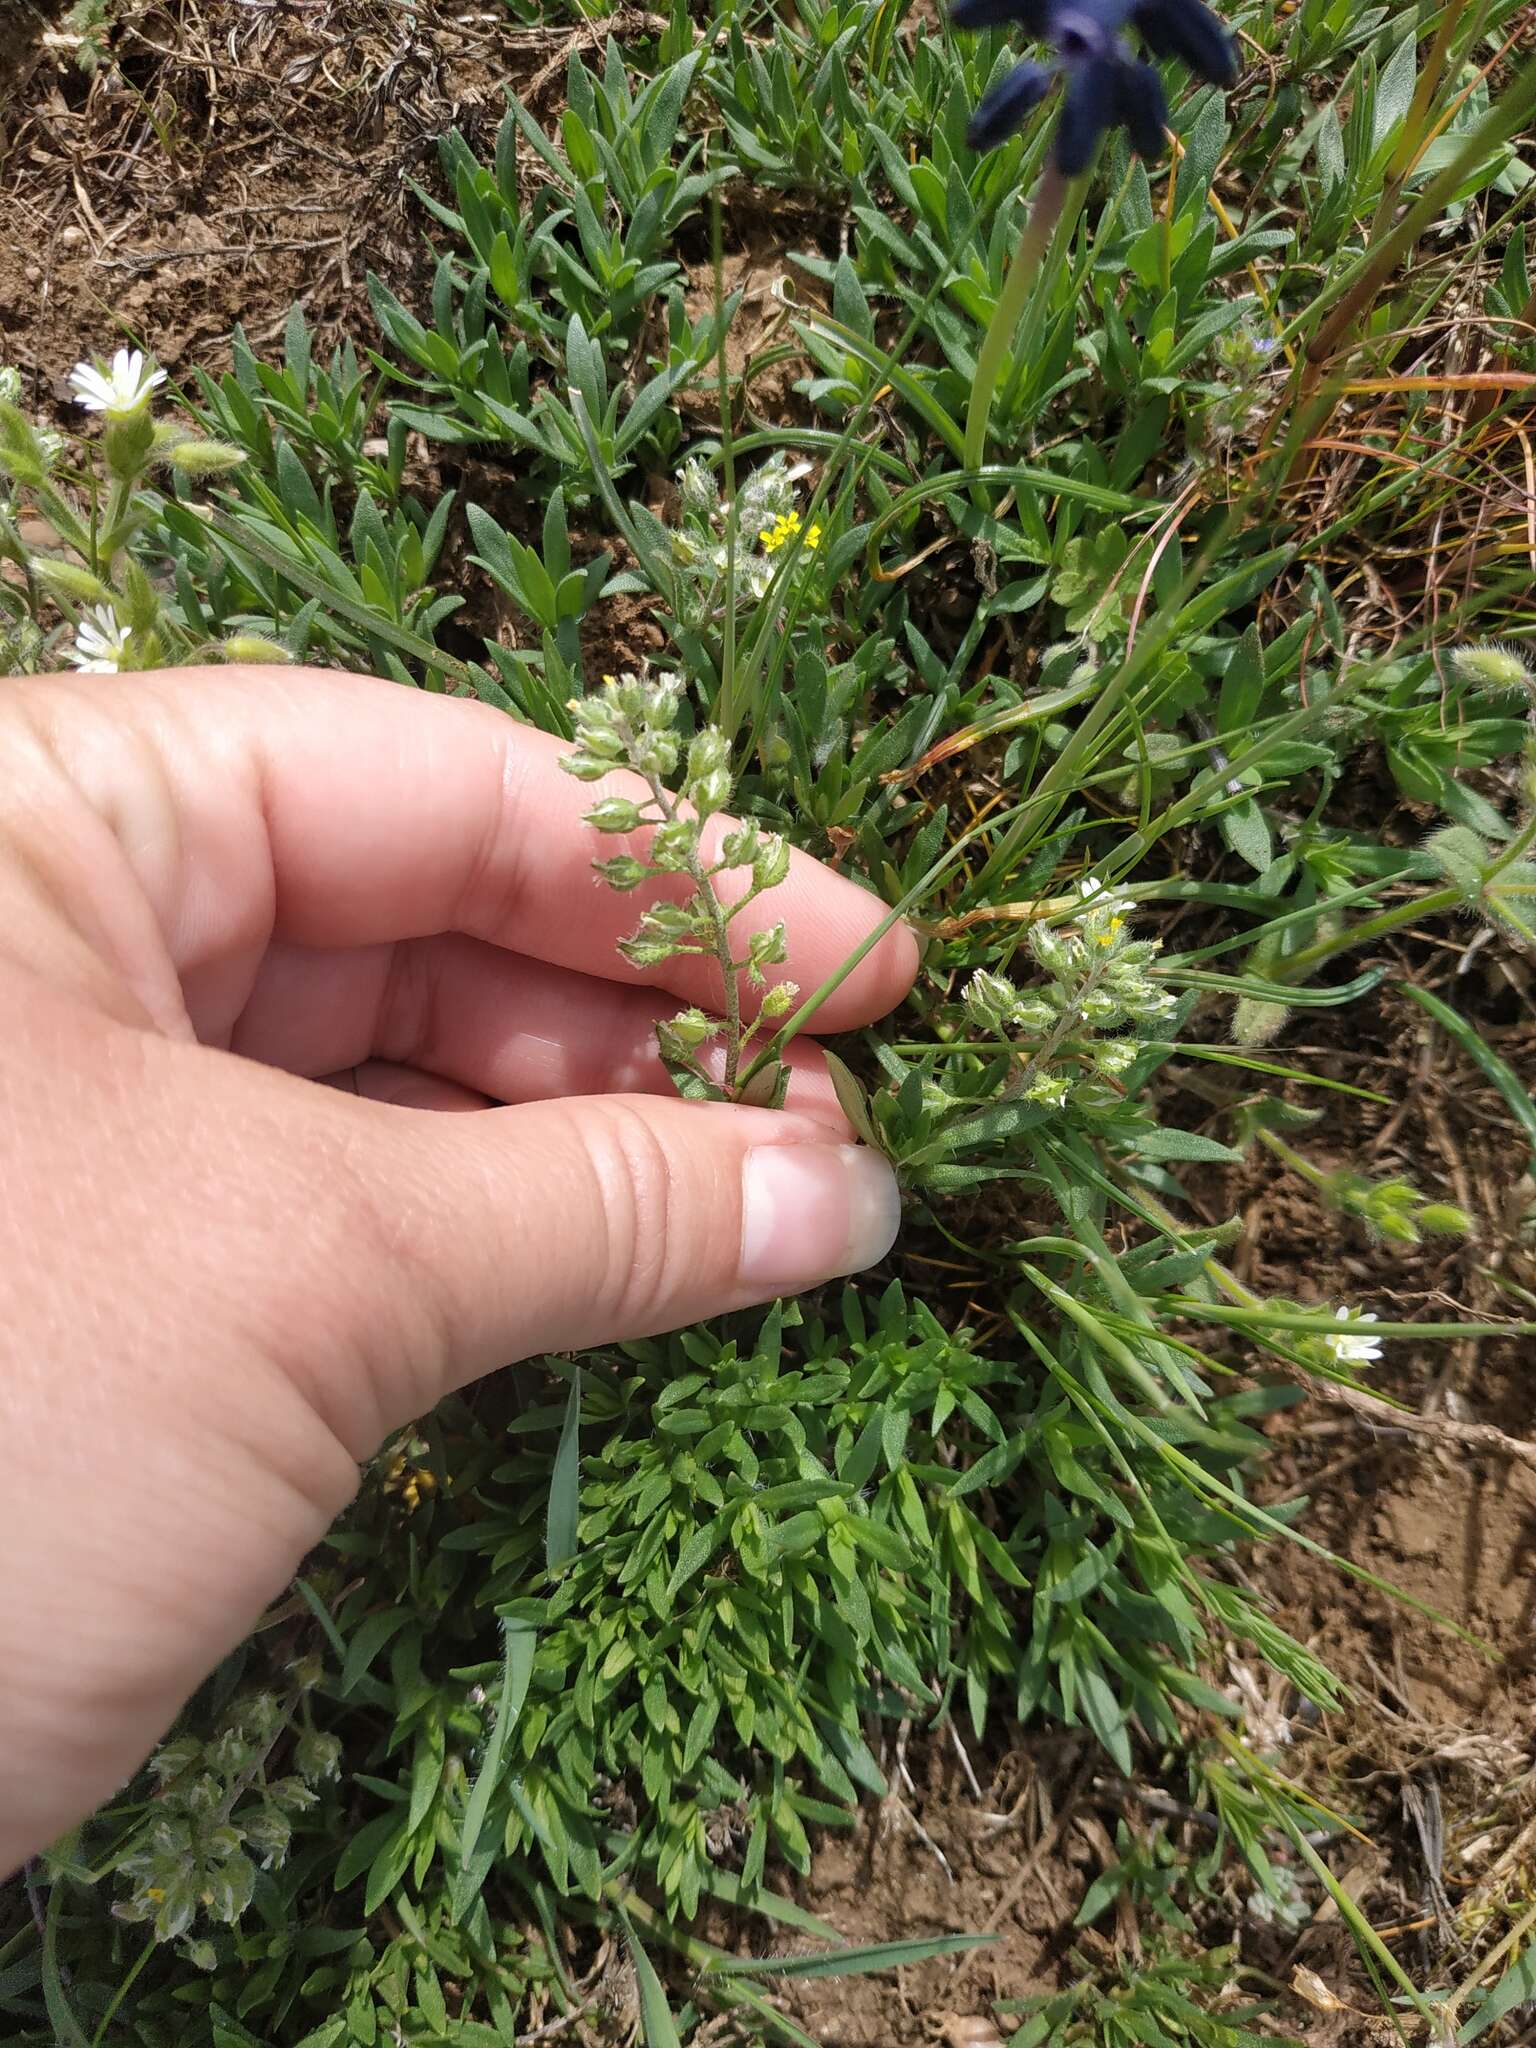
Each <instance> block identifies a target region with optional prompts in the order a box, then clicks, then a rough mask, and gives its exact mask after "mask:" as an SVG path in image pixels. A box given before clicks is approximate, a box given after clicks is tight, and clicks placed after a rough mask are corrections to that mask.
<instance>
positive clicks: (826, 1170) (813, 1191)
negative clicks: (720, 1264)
mask: <svg viewBox="0 0 1536 2048" xmlns="http://www.w3.org/2000/svg"><path fill="white" fill-rule="evenodd" d="M741 1193H742V1202H741V1277H742V1279H743V1281H745V1282H746V1284H747V1285H748V1286H749V1287H761V1288H763V1289H764V1290H765V1292H770V1293H777V1294H793V1293H796V1292H798V1290H799V1289H801V1288H803V1287H814V1286H816V1285H817V1283H818V1282H820V1281H822V1280H834V1279H836V1278H837V1277H838V1276H839V1275H840V1274H843V1273H862V1272H863V1270H864V1268H865V1267H866V1266H872V1265H874V1264H875V1262H876V1261H877V1260H879V1259H883V1258H884V1257H885V1255H886V1253H887V1252H888V1251H889V1250H890V1248H891V1246H892V1245H893V1244H894V1243H895V1242H896V1232H897V1230H898V1229H899V1227H900V1224H901V1196H900V1194H899V1192H898V1190H897V1187H896V1176H895V1174H894V1173H892V1171H891V1169H890V1166H889V1165H888V1164H887V1162H886V1161H885V1160H884V1159H882V1158H881V1156H880V1154H879V1153H878V1152H872V1151H871V1150H870V1149H869V1147H868V1146H867V1145H758V1146H755V1147H754V1148H753V1150H752V1151H750V1152H748V1153H747V1155H746V1158H745V1160H744V1161H743V1164H742V1183H741Z"/></svg>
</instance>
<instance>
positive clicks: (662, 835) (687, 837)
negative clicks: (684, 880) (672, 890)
mask: <svg viewBox="0 0 1536 2048" xmlns="http://www.w3.org/2000/svg"><path fill="white" fill-rule="evenodd" d="M698 850H699V822H698V820H697V818H668V820H667V822H666V823H665V824H664V825H658V826H657V827H656V830H655V832H654V833H653V834H652V837H651V865H652V867H655V868H660V869H661V871H662V873H663V874H667V875H680V874H683V873H684V872H685V871H686V870H687V868H688V867H689V866H690V864H691V863H692V861H693V859H694V857H695V855H696V854H697V853H698Z"/></svg>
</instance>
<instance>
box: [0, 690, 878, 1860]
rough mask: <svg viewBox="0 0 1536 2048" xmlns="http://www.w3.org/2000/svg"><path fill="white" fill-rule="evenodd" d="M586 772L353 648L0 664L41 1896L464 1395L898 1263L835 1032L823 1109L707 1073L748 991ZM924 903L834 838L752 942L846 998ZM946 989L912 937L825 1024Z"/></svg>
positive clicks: (1, 881)
mask: <svg viewBox="0 0 1536 2048" xmlns="http://www.w3.org/2000/svg"><path fill="white" fill-rule="evenodd" d="M560 751H561V749H560V747H559V744H558V743H557V742H556V741H554V740H551V739H547V738H546V737H545V736H544V735H542V734H539V733H535V732H531V731H529V730H528V729H526V728H524V727H521V726H518V725H516V724H515V723H514V722H513V721H512V720H510V719H508V718H505V717H503V716H502V715H501V714H500V713H498V712H495V711H492V710H489V709H487V708H486V707H484V706H481V705H477V704H471V703H465V702H459V701H455V700H449V699H444V698H435V697H429V696H426V695H424V694H421V693H419V692H416V691H412V690H407V689H403V688H400V687H398V686H396V685H394V684H389V683H379V682H372V681H369V680H366V679H362V678H358V677H352V676H343V675H334V674H327V673H321V672H318V671H309V670H293V669H251V668H248V669H236V668H224V669H203V670H195V669H189V670H179V671H177V672H175V673H173V674H166V675H155V676H110V675H109V676H80V677H42V678H35V679H30V680H27V681H11V682H6V683H3V684H0V1046H3V1048H4V1051H3V1056H0V1162H3V1171H0V1441H3V1442H4V1444H5V1447H6V1473H7V1477H6V1484H5V1487H4V1489H3V1492H0V1874H4V1872H6V1871H7V1870H9V1869H11V1868H13V1867H14V1866H15V1865H16V1864H17V1863H19V1862H20V1861H21V1860H22V1859H24V1858H25V1857H26V1856H28V1855H31V1854H34V1853H35V1852H37V1851H38V1850H40V1849H42V1848H44V1847H45V1846H46V1845H47V1844H48V1843H49V1842H50V1841H52V1840H54V1839H55V1838H56V1837H57V1836H59V1835H60V1834H61V1833H62V1832H63V1831H64V1830H65V1829H67V1828H68V1827H70V1826H71V1825H72V1824H73V1823H75V1822H76V1821H78V1820H80V1819H81V1818H82V1817H83V1816H84V1815H86V1814H87V1813H89V1812H90V1811H91V1809H92V1808H93V1807H94V1806H96V1805H97V1804H99V1803H100V1801H101V1800H103V1799H104V1798H107V1797H108V1796H110V1795H111V1794H112V1793H113V1792H114V1791H116V1790H117V1789H118V1788H119V1787H120V1786H121V1785H122V1784H123V1783H124V1781H125V1780H126V1779H127V1778H128V1777H129V1775H130V1774H131V1773H132V1771H133V1770H134V1768H135V1767H136V1766H137V1765H138V1764H139V1763H140V1762H141V1761H142V1760H143V1758H144V1757H145V1756H146V1755H147V1754H148V1752H149V1751H150V1749H151V1748H152V1747H153V1745H154V1743H155V1742H156V1741H157V1740H158V1739H159V1738H160V1736H161V1735H162V1734H163V1733H164V1731H165V1729H166V1727H167V1726H168V1724H169V1723H170V1721H171V1720H172V1718H173V1717H174V1715H175V1713H176V1711H177V1709H178V1707H179V1706H180V1704H181V1703H182V1701H183V1700H184V1699H185V1698H186V1697H187V1696H188V1695H189V1693H190V1692H191V1691H192V1690H193V1688H194V1687H195V1686H196V1685H197V1684H198V1682H199V1681H200V1680H201V1679H202V1678H203V1677H204V1675H205V1674H206V1673H207V1672H208V1671H209V1670H210V1669H211V1668H212V1667H213V1665H214V1664H215V1663H216V1662H217V1661H218V1659H219V1658H220V1657H221V1656H222V1655H223V1654H225V1652H227V1651H228V1650H229V1649H230V1648H231V1647H232V1646H233V1645H234V1644H235V1643H236V1642H238V1641H239V1639H240V1638H241V1637H242V1636H243V1635H244V1634H245V1633H247V1632H248V1630H249V1629H250V1628H251V1626H252V1624H253V1623H254V1622H255V1621H256V1620H257V1618H258V1617H259V1615H260V1613H261V1611H262V1609H263V1608H264V1607H265V1606H266V1605H267V1604H268V1603H269V1602H270V1601H271V1600H272V1599H274V1598H275V1597H276V1596H277V1595H278V1594H279V1593H280V1592H281V1590H282V1588H283V1586H284V1584H285V1582H286V1581H287V1579H288V1577H289V1576H290V1574H291V1573H292V1571H293V1570H294V1568H295V1566H296V1565H297V1564H298V1562H299V1560H300V1559H301V1558H302V1557H303V1555H304V1553H305V1552H306V1551H307V1550H308V1549H310V1548H311V1547H312V1546H313V1545H314V1544H315V1543H316V1542H317V1541H319V1539H320V1538H321V1537H322V1536H323V1534H324V1532H325V1530H326V1529H327V1527H328V1526H329V1525H330V1523H331V1522H332V1521H333V1520H334V1518H335V1517H336V1515H337V1514H338V1513H339V1512H340V1510H341V1509H342V1508H343V1507H344V1506H345V1505H346V1503H347V1501H348V1500H349V1499H350V1498H351V1496H352V1494H353V1492H354V1490H355V1489H356V1486H357V1484H358V1478H359V1468H360V1466H361V1465H362V1464H363V1463H364V1462H365V1461H366V1460H367V1459H368V1458H369V1457H370V1456H371V1455H372V1454H373V1453H374V1452H375V1451H376V1450H377V1448H378V1446H379V1445H380V1443H381V1442H382V1441H383V1440H384V1439H385V1438H386V1437H387V1436H388V1435H389V1433H390V1432H391V1431H393V1430H395V1429H397V1428H399V1427H401V1426H403V1425H404V1424H405V1423H407V1422H409V1421H410V1420H411V1419H412V1418H413V1417H416V1416H418V1415H421V1414H423V1413H424V1412H425V1411H426V1410H427V1409H429V1408H430V1407H431V1406H432V1405H433V1403H434V1402H436V1401H437V1400H438V1399H439V1398H440V1397H441V1396H442V1395H444V1394H445V1393H447V1392H448V1391H450V1390H451V1389H453V1388H455V1387H459V1386H462V1385H464V1384H465V1383H466V1382H467V1381H469V1380H472V1379H474V1378H476V1377H478V1376H479V1375H481V1374H484V1373H487V1372H491V1371H494V1370H495V1369H496V1368H497V1367H498V1366H501V1365H505V1364H507V1363H508V1362H510V1361H511V1360H514V1359H517V1358H522V1357H527V1356H529V1355H536V1354H540V1353H543V1352H546V1351H565V1350H571V1349H576V1348H579V1347H584V1346H588V1345H593V1344H598V1343H601V1342H603V1341H605V1340H608V1339H612V1338H615V1337H619V1336H638V1335H641V1334H644V1333H649V1332H654V1331H658V1330H665V1329H672V1328H676V1327H678V1326H680V1325H682V1324H685V1323H688V1322H692V1321H695V1320H697V1319H698V1318H701V1317H705V1316H709V1315H714V1314H718V1313H721V1312H723V1311H726V1310H729V1309H733V1308H738V1307H743V1306H746V1305H748V1304H750V1303H753V1302H757V1301H762V1300H767V1299H770V1298H772V1297H773V1296H775V1295H778V1294H782V1293H789V1292H793V1291H795V1290H797V1289H800V1288H804V1287H808V1286H811V1285H813V1284H815V1283H817V1282H820V1281H822V1280H826V1279H829V1278H831V1277H833V1276H834V1275H837V1274H840V1273H846V1272H850V1271H854V1270H857V1269H858V1268H860V1267H862V1266H865V1265H868V1264H870V1263H873V1262H874V1261H875V1260H877V1259H878V1258H880V1257H881V1256H883V1254H884V1253H885V1251H886V1250H887V1249H888V1248H889V1245H890V1243H891V1241H892V1238H893V1237H894V1234H895V1229H896V1221H897V1213H898V1211H897V1201H896V1194H895V1188H894V1183H893V1182H892V1179H891V1176H890V1173H889V1170H888V1168H886V1166H885V1165H884V1162H883V1161H880V1160H878V1159H876V1158H875V1157H873V1156H872V1155H871V1154H869V1153H867V1152H865V1151H862V1150H855V1149H854V1148H853V1147H852V1145H851V1143H850V1140H851V1133H850V1132H849V1130H848V1128H847V1126H846V1124H845V1123H844V1121H843V1119H842V1117H841V1114H840V1112H839V1110H838V1108H837V1105H836V1100H835V1097H834V1096H833V1094H832V1091H831V1088H830V1085H829V1083H828V1081H827V1078H826V1072H825V1068H824V1066H823V1064H822V1062H821V1059H820V1056H819V1054H818V1053H817V1052H816V1050H815V1048H814V1046H813V1045H810V1044H808V1043H806V1044H799V1045H796V1046H795V1047H794V1048H793V1050H792V1067H793V1081H792V1085H791V1089H790V1096H789V1102H788V1105H787V1107H786V1109H785V1111H783V1112H772V1111H768V1110H754V1109H738V1108H734V1107H729V1106H725V1105H689V1104H685V1103H683V1102H681V1101H679V1100H678V1099H677V1097H676V1096H675V1094H673V1093H672V1091H671V1087H670V1083H669V1082H668V1080H667V1077H666V1075H665V1073H664V1072H663V1070H662V1068H661V1066H660V1064H659V1062H658V1061H657V1059H656V1057H655V1052H654V1045H653V1041H652V1029H653V1026H654V1024H655V1021H656V1019H657V1018H658V1017H661V1016H666V1015H668V1014H670V1012H671V1011H673V1010H675V1009H676V1008H677V1007H678V1003H679V1000H680V1001H681V1002H686V1003H694V1002H698V1003H702V1004H704V1005H706V1006H711V1007H713V1006H717V1005H718V1001H719V988H718V983H716V984H715V985H714V986H712V985H711V982H710V979H709V972H708V971H707V970H706V969H704V968H703V967H701V966H698V965H696V964H695V963H690V962H684V961H679V962H674V963H673V964H672V966H671V967H670V968H669V969H668V970H667V971H665V972H663V973H661V974H658V975H656V976H654V977H649V980H650V982H651V983H653V984H654V985H650V986H648V985H647V978H646V977H642V976H640V975H639V974H637V973H634V972H632V971H631V970H629V969H627V968H626V967H625V965H624V963H623V961H622V960H621V959H620V958H619V956H618V954H617V953H616V951H615V941H616V940H617V939H619V938H620V937H622V936H624V934H625V933H626V932H627V931H629V930H630V929H632V927H633V925H634V922H635V919H636V917H637V915H638V909H639V902H640V901H643V900H644V899H643V896H642V897H641V898H640V899H639V900H637V899H636V898H635V897H632V896H626V897H620V896H616V895H614V894H613V893H612V892H610V891H608V890H605V889H603V888H602V887H601V886H600V885H598V884H597V883H595V881H594V880H593V877H592V875H591V870H590V862H591V860H592V858H593V855H594V853H597V854H603V855H606V854H611V853H612V852H614V851H615V850H617V847H616V843H615V842H614V841H613V840H611V839H607V840H598V839H597V837H596V835H594V834H593V833H592V832H591V831H590V829H589V828H587V827H586V826H584V825H583V824H582V822H581V816H582V813H583V812H584V811H585V810H587V809H588V808H590V806H591V804H592V803H593V802H594V800H595V799H596V798H598V797H601V796H602V795H603V794H604V793H605V792H606V791H607V790H608V788H609V787H610V785H608V784H598V785H595V786H594V785H590V784H585V785H584V784H579V783H577V782H575V781H573V780H572V779H571V778H570V777H568V776H566V775H563V774H562V773H561V772H560V770H559V768H558V765H557V761H558V756H559V753H560ZM611 786H612V788H614V789H624V788H625V787H626V778H623V777H615V778H613V781H612V785H611ZM882 915H883V906H881V905H880V904H879V903H877V902H876V901H875V900H874V899H873V898H872V897H870V896H869V895H868V894H866V893H865V892H864V891H862V890H861V889H859V888H857V887H856V886H855V885H854V884H853V883H851V882H849V881H847V880H845V879H844V878H842V877H840V876H837V875H835V874H832V873H831V872H830V871H828V870H827V869H825V868H823V867H821V866H819V865H818V864H817V863H816V862H815V861H813V860H811V859H809V858H808V857H806V856H803V855H800V854H797V855H796V856H795V862H794V865H793V867H792V870H791V873H790V877H789V879H788V881H787V882H786V883H785V884H784V885H783V886H782V887H781V888H780V889H778V890H776V891H774V892H773V894H772V895H771V896H769V897H767V898H764V899H762V900H761V901H760V902H758V903H755V904H753V905H752V906H750V907H749V908H748V909H747V910H745V911H744V912H743V913H742V919H741V922H742V924H747V923H748V922H749V921H756V922H758V923H762V924H770V923H774V922H777V921H778V920H779V919H783V920H784V921H785V923H786V924H787V926H788V932H789V943H790V955H791V957H790V959H789V961H788V963H787V965H786V966H785V967H784V968H783V969H781V970H779V972H782V973H784V974H787V975H788V976H790V977H791V978H793V979H794V980H795V981H797V982H798V983H799V984H800V985H801V987H802V988H804V989H807V990H809V989H811V988H814V987H815V986H816V985H817V984H818V983H820V982H821V981H822V980H823V979H824V978H825V977H826V976H827V975H829V974H830V973H831V972H833V970H834V969H835V968H836V967H837V966H838V965H839V964H840V963H841V962H842V961H843V960H844V959H845V958H846V957H847V956H848V955H849V954H850V953H851V952H852V951H853V950H854V949H855V947H857V946H858V945H859V944H860V943H861V942H862V941H863V940H864V939H865V938H866V937H867V936H868V934H869V933H870V932H871V931H872V930H873V929H874V926H875V925H876V923H877V922H878V921H879V919H880V918H881V916H882ZM733 929H734V927H733ZM743 936H745V934H743ZM915 968H916V953H915V948H914V944H913V941H912V939H911V937H910V935H909V934H908V933H907V932H906V931H905V930H904V929H902V928H900V927H897V928H896V929H894V930H893V931H892V932H890V933H889V934H887V935H886V937H885V938H883V939H882V940H881V941H880V943H879V944H878V945H877V946H876V947H875V948H874V949H873V950H872V951H871V952H870V953H869V954H868V955H867V956H866V957H865V959H864V960H863V961H862V962H861V963H860V965H859V966H858V967H857V968H856V969H855V970H854V971H853V973H852V974H851V975H850V976H849V977H848V979H847V980H846V981H845V982H844V983H843V984H842V986H841V988H840V989H839V990H838V991H837V993H836V994H835V995H833V996H832V997H830V998H829V999H828V1001H827V1003H826V1005H825V1007H824V1009H823V1010H822V1011H821V1012H820V1014H819V1015H818V1017H817V1020H816V1022H817V1028H818V1029H824V1030H843V1029H847V1028H848V1027H850V1026H853V1025H857V1024H860V1023H863V1022H866V1021H869V1020H871V1019H873V1018H876V1017H878V1016H880V1015H881V1014H883V1013H884V1012H885V1011H887V1010H888V1009H890V1008H891V1007H892V1006H893V1005H894V1004H895V1003H897V1002H898V1001H899V1000H900V999H901V997H902V995H903V994H904V993H905V991H906V989H907V987H908V985H909V984H910V982H911V979H912V976H913V974H914V972H915ZM326 1080H331V1081H333V1082H334V1083H336V1085H334V1086H331V1087H325V1086H319V1085H316V1084H317V1083H318V1082H323V1081H326ZM490 1105H496V1106H490ZM503 1105H504V1106H503ZM450 1110H474V1111H477V1112H478V1113H477V1114H473V1115H458V1116H455V1115H444V1114H437V1113H434V1112H442V1111H450Z"/></svg>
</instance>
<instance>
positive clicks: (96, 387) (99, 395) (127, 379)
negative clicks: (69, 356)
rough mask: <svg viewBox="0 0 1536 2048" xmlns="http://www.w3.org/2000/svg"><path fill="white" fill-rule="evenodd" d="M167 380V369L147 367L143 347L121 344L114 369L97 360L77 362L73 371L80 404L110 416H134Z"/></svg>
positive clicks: (73, 387) (72, 381) (71, 382)
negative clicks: (149, 368) (130, 346)
mask: <svg viewBox="0 0 1536 2048" xmlns="http://www.w3.org/2000/svg"><path fill="white" fill-rule="evenodd" d="M164 382H165V372H164V370H146V369H145V367H144V352H143V350H142V349H137V348H136V349H134V350H132V351H131V352H130V351H129V350H128V349H125V348H120V349H119V350H118V352H117V354H116V355H115V356H114V357H113V358H112V366H111V368H110V369H107V370H103V369H101V368H99V367H98V365H97V364H95V363H76V365H75V367H74V368H73V369H72V370H71V371H70V373H69V388H70V390H71V391H72V392H73V393H74V396H75V403H76V405H83V406H84V407H85V409H86V411H87V412H104V413H105V414H106V415H107V417H108V418H109V419H116V420H123V419H130V418H131V417H132V416H133V414H134V413H136V412H138V411H140V410H141V409H142V407H144V406H145V405H147V404H148V402H149V395H150V393H151V392H152V391H153V390H154V388H155V386H156V385H157V384H163V383H164Z"/></svg>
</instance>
